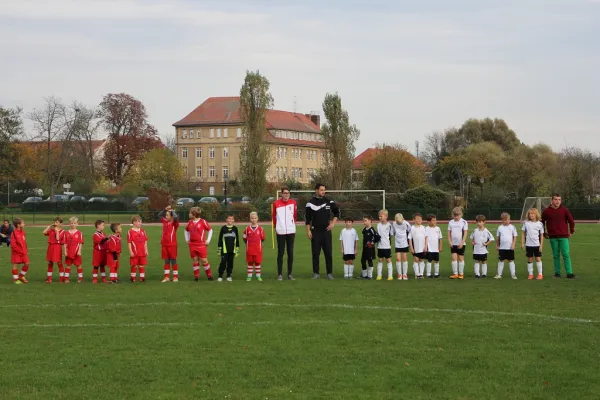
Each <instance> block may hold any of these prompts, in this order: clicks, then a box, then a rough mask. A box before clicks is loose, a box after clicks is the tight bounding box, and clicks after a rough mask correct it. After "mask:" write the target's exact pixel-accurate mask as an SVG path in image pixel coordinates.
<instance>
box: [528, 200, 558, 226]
mask: <svg viewBox="0 0 600 400" xmlns="http://www.w3.org/2000/svg"><path fill="white" fill-rule="evenodd" d="M551 202H552V198H551V197H527V198H526V199H525V203H524V204H523V210H522V211H521V222H525V221H527V212H528V211H529V210H530V209H531V208H537V209H538V210H539V212H540V214H541V213H542V211H543V210H544V209H545V208H547V207H548V206H550V203H551Z"/></svg>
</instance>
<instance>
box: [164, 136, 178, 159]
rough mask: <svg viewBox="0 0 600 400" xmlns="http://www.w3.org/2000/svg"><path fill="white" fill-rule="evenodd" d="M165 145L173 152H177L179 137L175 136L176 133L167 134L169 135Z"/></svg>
mask: <svg viewBox="0 0 600 400" xmlns="http://www.w3.org/2000/svg"><path fill="white" fill-rule="evenodd" d="M165 146H166V147H167V149H169V150H170V151H171V152H172V153H173V154H177V137H176V136H175V134H170V135H167V137H166V138H165Z"/></svg>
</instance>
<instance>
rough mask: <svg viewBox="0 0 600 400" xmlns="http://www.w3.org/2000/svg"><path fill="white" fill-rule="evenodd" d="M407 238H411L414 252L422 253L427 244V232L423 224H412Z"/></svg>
mask: <svg viewBox="0 0 600 400" xmlns="http://www.w3.org/2000/svg"><path fill="white" fill-rule="evenodd" d="M408 238H409V239H410V240H412V243H413V250H414V251H415V253H424V252H425V247H426V244H427V232H426V231H425V227H424V226H423V225H420V226H417V225H413V226H412V228H411V229H410V233H409V234H408Z"/></svg>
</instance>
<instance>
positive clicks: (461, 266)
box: [458, 261, 465, 275]
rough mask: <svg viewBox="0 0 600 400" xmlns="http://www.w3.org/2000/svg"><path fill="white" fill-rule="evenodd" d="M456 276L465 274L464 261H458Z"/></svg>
mask: <svg viewBox="0 0 600 400" xmlns="http://www.w3.org/2000/svg"><path fill="white" fill-rule="evenodd" d="M458 274H459V275H464V274H465V262H464V261H459V262H458Z"/></svg>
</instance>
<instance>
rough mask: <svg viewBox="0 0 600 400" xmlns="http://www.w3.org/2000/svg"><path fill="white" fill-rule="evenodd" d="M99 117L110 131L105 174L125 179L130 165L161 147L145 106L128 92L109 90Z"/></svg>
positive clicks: (105, 152) (105, 158)
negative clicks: (149, 150)
mask: <svg viewBox="0 0 600 400" xmlns="http://www.w3.org/2000/svg"><path fill="white" fill-rule="evenodd" d="M99 117H100V118H101V120H102V124H103V126H104V129H105V130H106V131H107V133H108V138H107V144H106V148H105V151H104V155H105V157H104V168H105V170H106V171H105V172H106V175H107V176H108V178H109V179H112V180H113V181H114V182H115V183H117V184H119V183H121V182H122V181H123V178H124V176H125V174H126V173H127V171H128V169H129V167H130V166H131V165H132V164H133V163H135V161H137V160H138V159H139V158H140V157H141V156H142V154H143V153H144V152H145V151H147V150H148V149H153V148H157V147H161V146H162V144H161V143H160V140H159V139H158V135H157V131H156V129H155V128H154V127H153V126H152V125H150V124H149V123H148V121H147V118H148V114H147V112H146V107H145V106H144V105H143V104H142V102H141V101H139V100H138V99H136V98H135V97H133V96H131V95H128V94H126V93H118V94H114V93H109V94H107V95H106V96H104V98H103V99H102V102H101V103H100V107H99Z"/></svg>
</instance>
